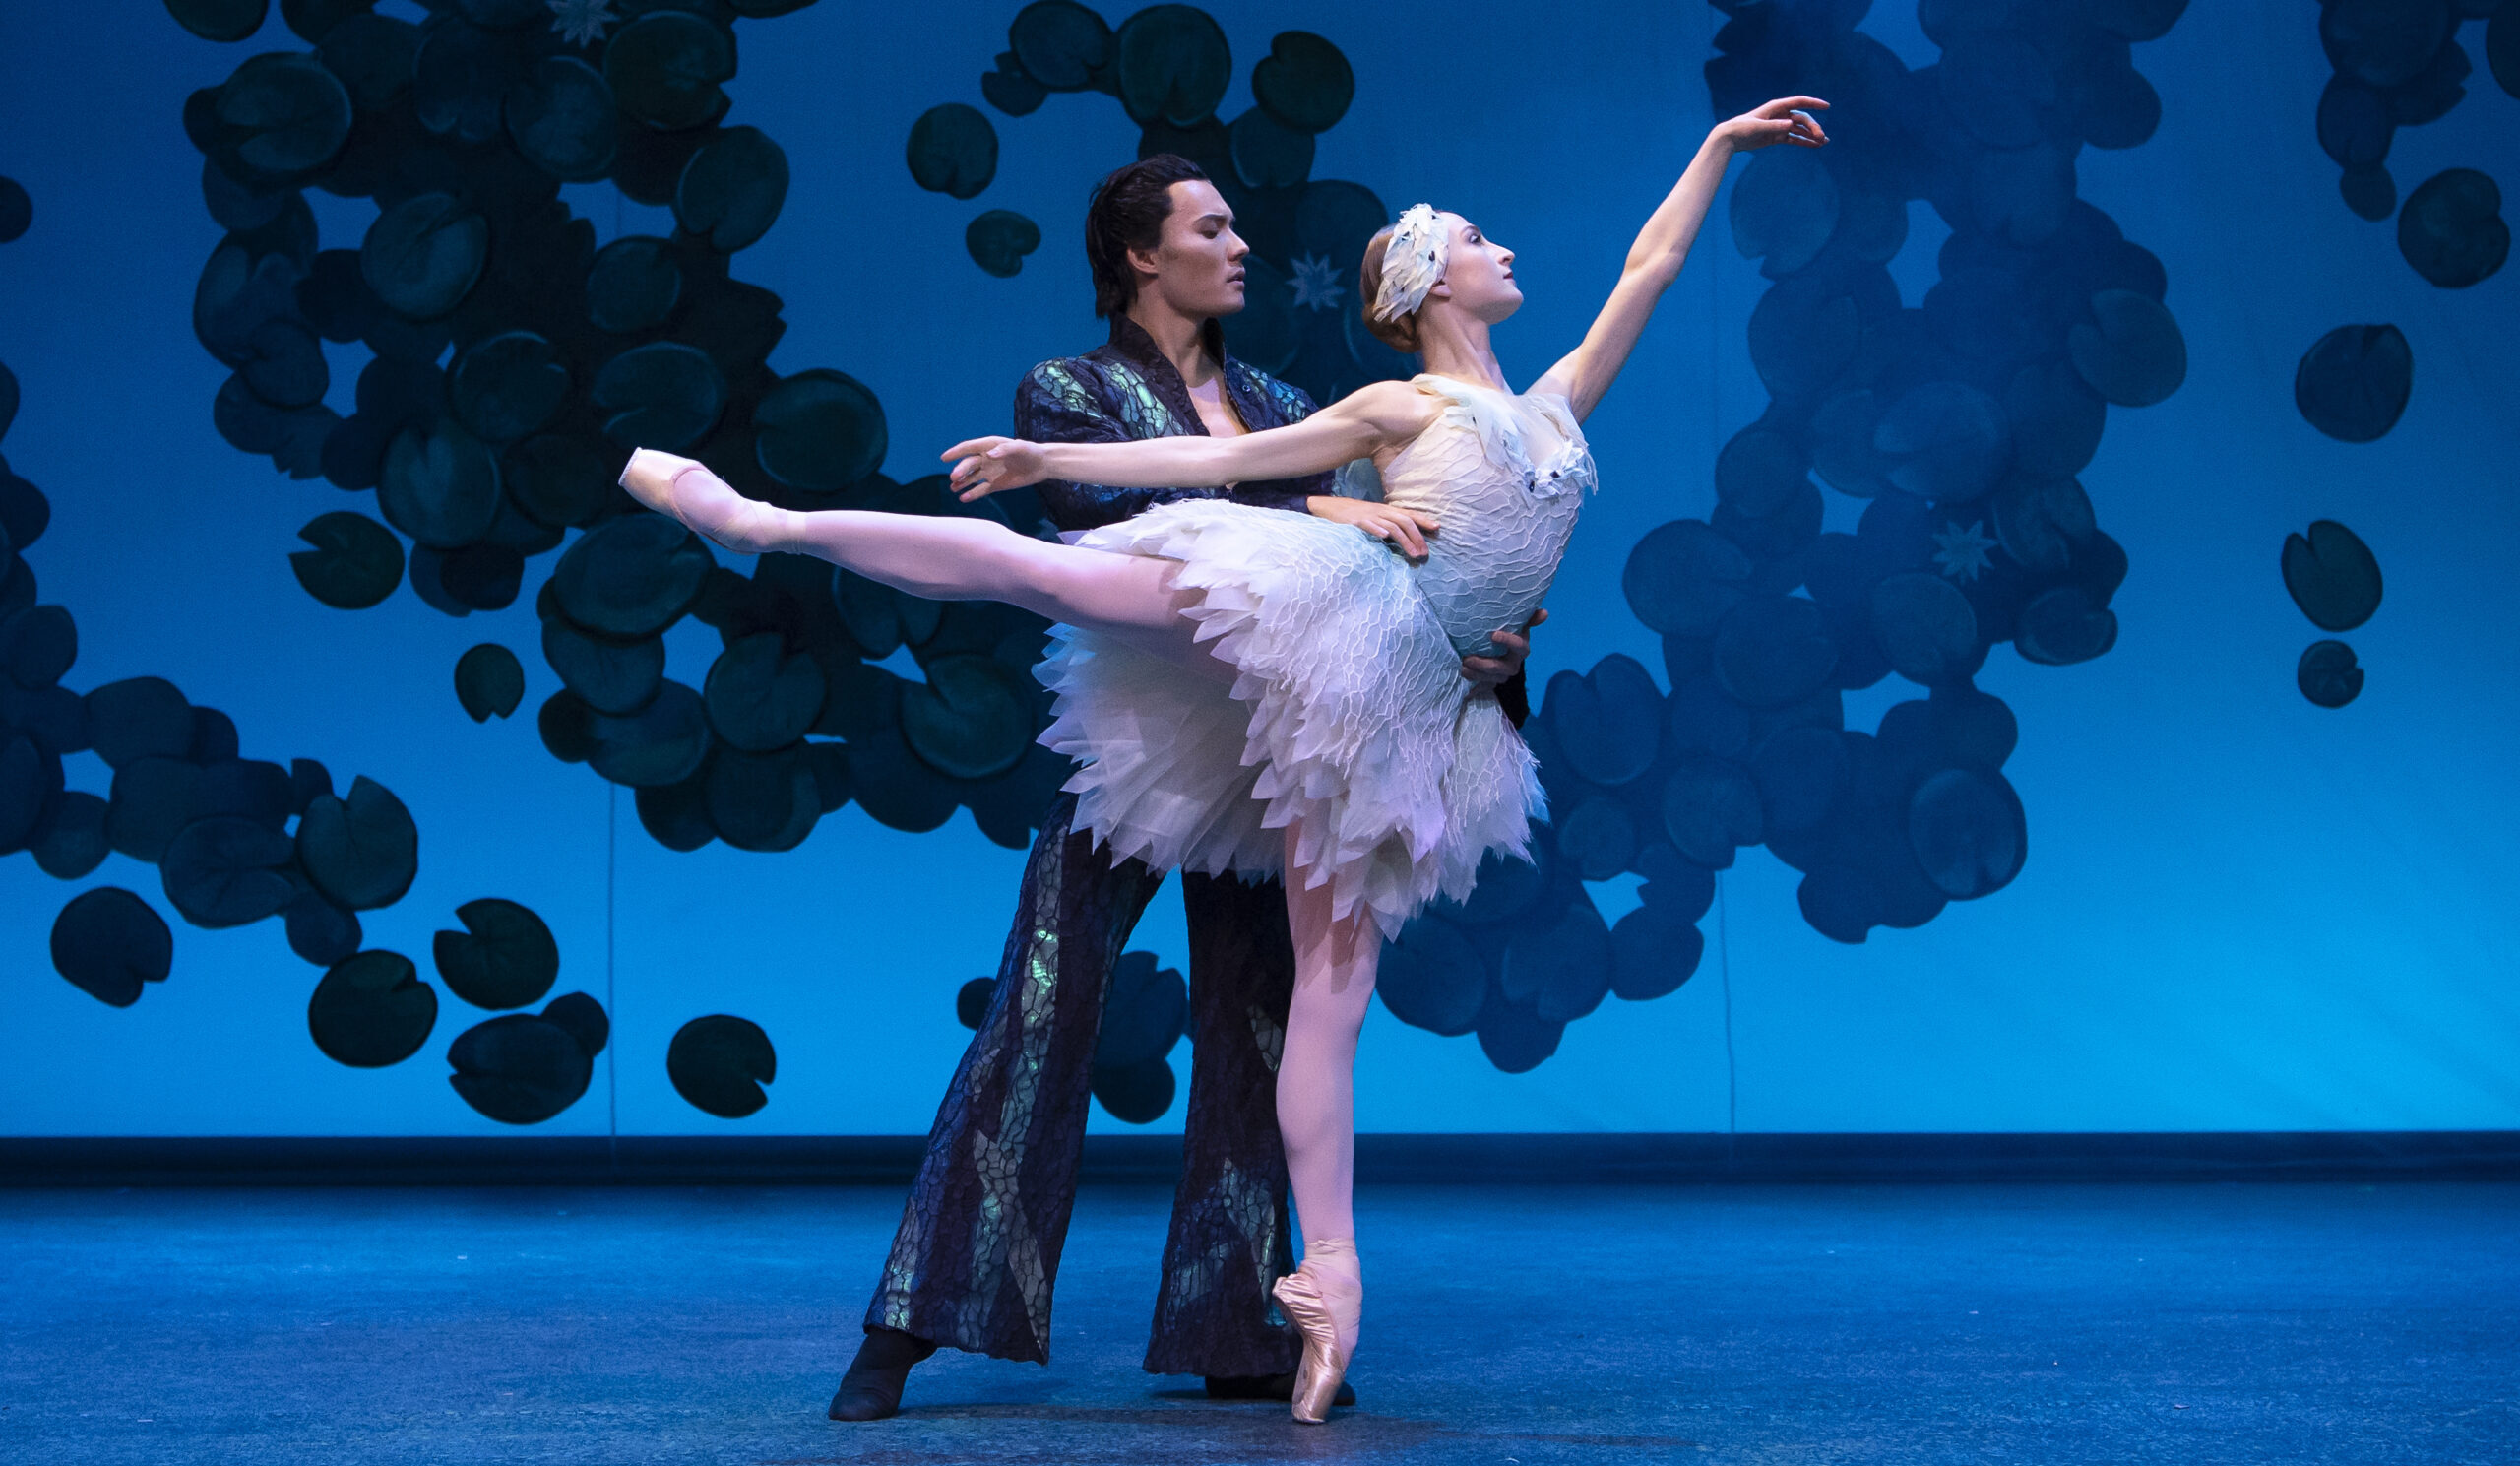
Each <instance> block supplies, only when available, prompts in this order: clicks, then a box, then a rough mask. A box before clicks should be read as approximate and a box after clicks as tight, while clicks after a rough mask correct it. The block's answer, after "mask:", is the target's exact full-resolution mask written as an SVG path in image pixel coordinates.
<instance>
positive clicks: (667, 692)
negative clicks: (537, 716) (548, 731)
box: [545, 679, 709, 789]
mask: <svg viewBox="0 0 2520 1466" xmlns="http://www.w3.org/2000/svg"><path fill="white" fill-rule="evenodd" d="M563 695H566V694H563ZM548 706H549V705H548V704H545V707H546V709H547V708H548ZM580 706H581V707H583V706H584V704H580ZM589 717H590V718H591V719H592V723H591V735H592V737H593V740H594V745H595V746H594V748H593V750H592V751H591V752H589V753H588V755H587V763H588V766H589V767H591V768H593V769H594V770H595V771H596V772H597V773H598V774H600V775H602V776H603V777H604V778H605V779H608V780H610V781H612V782H613V783H615V784H626V785H628V786H630V787H631V788H633V789H648V788H654V787H658V786H662V785H668V784H680V783H681V782H682V781H683V780H685V779H688V778H690V777H691V775H692V774H693V773H694V772H695V771H696V770H698V769H699V767H700V763H701V760H703V759H705V758H707V757H708V756H709V710H708V707H707V705H706V704H705V703H703V702H702V701H701V697H700V694H699V693H697V692H694V691H693V690H691V689H690V688H689V687H686V686H684V685H683V684H682V683H680V682H676V681H672V680H670V679H668V680H667V681H666V682H665V683H664V685H663V686H662V687H660V688H658V689H657V695H656V697H655V698H653V699H651V700H650V701H649V703H648V705H647V706H646V707H644V708H641V709H640V710H639V711H638V712H636V713H634V714H632V715H630V716H629V717H626V718H612V717H606V716H605V715H603V714H601V713H592V714H590V715H589Z"/></svg>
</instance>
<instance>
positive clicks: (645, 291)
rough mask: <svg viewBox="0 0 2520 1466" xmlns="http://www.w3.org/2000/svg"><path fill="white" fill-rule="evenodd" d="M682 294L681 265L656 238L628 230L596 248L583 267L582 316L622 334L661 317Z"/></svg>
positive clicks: (659, 321)
mask: <svg viewBox="0 0 2520 1466" xmlns="http://www.w3.org/2000/svg"><path fill="white" fill-rule="evenodd" d="M681 298H682V270H681V267H679V266H677V265H676V264H675V263H674V260H673V254H672V252H671V251H670V250H669V249H667V248H666V245H665V241H663V240H662V239H657V238H652V237H650V236H648V235H644V234H631V235H627V236H625V237H623V238H619V239H615V240H613V241H612V242H611V243H610V244H607V245H605V246H604V247H603V248H602V249H600V250H599V251H597V252H596V257H595V265H594V267H593V268H592V269H590V270H589V271H588V273H587V318H588V319H589V320H592V321H593V322H595V324H596V326H597V327H598V328H599V329H600V330H604V331H612V332H619V333H622V334H627V333H629V332H633V331H646V330H650V329H652V328H654V327H658V326H662V325H663V324H664V323H665V318H666V317H668V316H670V315H672V314H673V308H674V305H675V303H676V302H677V301H679V300H680V299H681Z"/></svg>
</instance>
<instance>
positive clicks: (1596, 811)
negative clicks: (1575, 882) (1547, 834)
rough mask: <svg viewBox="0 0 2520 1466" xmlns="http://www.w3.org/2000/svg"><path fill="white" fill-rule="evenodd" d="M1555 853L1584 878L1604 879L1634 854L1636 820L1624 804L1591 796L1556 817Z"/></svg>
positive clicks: (1633, 856)
mask: <svg viewBox="0 0 2520 1466" xmlns="http://www.w3.org/2000/svg"><path fill="white" fill-rule="evenodd" d="M1557 853H1558V854H1559V855H1560V856H1563V857H1564V858H1565V859H1566V860H1568V861H1570V862H1572V863H1573V865H1574V866H1575V869H1576V872H1577V873H1578V874H1580V875H1581V876H1583V878H1584V879H1586V880H1607V879H1609V878H1610V877H1611V876H1613V875H1616V874H1618V873H1619V872H1620V871H1622V870H1624V869H1626V868H1627V862H1628V861H1629V860H1633V859H1635V857H1636V820H1635V817H1634V816H1633V815H1631V814H1629V813H1628V810H1627V805H1625V804H1624V803H1621V802H1620V801H1619V800H1618V799H1615V798H1612V797H1607V796H1599V795H1597V796H1595V797H1592V798H1589V799H1586V800H1584V801H1583V802H1582V803H1580V804H1578V805H1576V806H1575V808H1574V810H1573V812H1571V813H1569V814H1566V815H1564V816H1562V817H1560V818H1559V819H1558V820H1557Z"/></svg>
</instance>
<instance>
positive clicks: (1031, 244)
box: [963, 209, 1041, 280]
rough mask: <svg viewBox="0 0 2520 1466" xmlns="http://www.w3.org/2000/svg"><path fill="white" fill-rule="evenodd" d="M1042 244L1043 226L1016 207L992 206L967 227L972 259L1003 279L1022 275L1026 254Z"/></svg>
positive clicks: (965, 236) (965, 241) (966, 244)
mask: <svg viewBox="0 0 2520 1466" xmlns="http://www.w3.org/2000/svg"><path fill="white" fill-rule="evenodd" d="M1040 247H1041V226H1040V224H1037V223H1033V221H1031V220H1029V219H1026V218H1025V217H1024V216H1023V215H1021V214H1018V213H1016V212H1015V211H1014V210H1012V209H991V210H989V211H988V212H987V213H985V214H983V215H981V216H980V217H979V218H977V219H975V220H973V221H972V223H971V225H970V227H968V228H966V229H964V230H963V248H964V249H966V250H968V251H969V252H970V253H971V256H972V263H973V264H975V265H977V266H979V267H980V268H981V269H982V270H985V271H987V272H988V273H989V274H991V275H994V276H996V277H998V278H999V279H1001V280H1004V279H1008V278H1011V277H1013V276H1016V275H1020V274H1022V273H1023V270H1024V257H1025V256H1026V255H1028V254H1031V253H1032V252H1033V251H1035V250H1037V249H1039V248H1040Z"/></svg>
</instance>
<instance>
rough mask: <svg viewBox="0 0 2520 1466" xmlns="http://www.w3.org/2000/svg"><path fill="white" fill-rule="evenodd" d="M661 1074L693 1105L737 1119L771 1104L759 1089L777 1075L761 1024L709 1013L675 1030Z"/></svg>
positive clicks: (776, 1057)
mask: <svg viewBox="0 0 2520 1466" xmlns="http://www.w3.org/2000/svg"><path fill="white" fill-rule="evenodd" d="M665 1077H666V1078H667V1079H670V1080H672V1081H673V1088H674V1093H676V1094H678V1095H680V1096H682V1097H683V1098H684V1099H685V1100H688V1101H690V1102H691V1104H692V1106H693V1108H695V1109H698V1110H701V1111H703V1112H706V1113H707V1114H710V1115H717V1116H719V1117H720V1118H722V1119H741V1118H743V1117H744V1116H745V1115H750V1114H752V1113H753V1112H754V1111H756V1110H759V1109H760V1108H761V1107H762V1106H764V1105H767V1104H769V1103H770V1096H769V1095H768V1094H766V1093H764V1092H763V1091H762V1088H761V1087H762V1086H763V1085H764V1084H768V1083H771V1082H772V1081H774V1080H776V1079H777V1078H778V1077H779V1054H778V1052H777V1051H775V1050H773V1049H772V1048H771V1045H770V1035H768V1034H766V1033H763V1032H762V1031H761V1025H759V1024H757V1023H754V1022H753V1021H752V1020H750V1019H748V1018H737V1017H733V1016H732V1015H730V1014H725V1013H713V1014H710V1015H709V1016H708V1017H705V1018H694V1019H692V1020H691V1021H690V1022H689V1023H686V1024H684V1025H683V1026H682V1027H681V1028H680V1029H678V1030H676V1031H675V1033H674V1036H673V1042H672V1043H670V1044H668V1045H666V1046H665Z"/></svg>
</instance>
